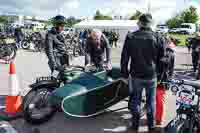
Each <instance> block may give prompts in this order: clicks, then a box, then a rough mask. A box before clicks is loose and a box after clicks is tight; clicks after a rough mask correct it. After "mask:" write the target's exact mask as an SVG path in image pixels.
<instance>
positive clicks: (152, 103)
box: [129, 78, 157, 128]
mask: <svg viewBox="0 0 200 133" xmlns="http://www.w3.org/2000/svg"><path fill="white" fill-rule="evenodd" d="M129 87H130V90H131V91H130V101H129V108H130V110H131V113H132V115H133V117H135V116H136V117H135V118H133V119H132V120H133V124H134V123H135V124H136V125H133V126H135V127H136V128H139V119H140V117H139V115H140V112H141V101H142V92H143V89H145V93H146V107H147V120H148V127H149V128H154V127H155V111H156V87H157V79H156V78H155V79H152V80H143V79H137V78H135V79H132V80H130V82H129Z"/></svg>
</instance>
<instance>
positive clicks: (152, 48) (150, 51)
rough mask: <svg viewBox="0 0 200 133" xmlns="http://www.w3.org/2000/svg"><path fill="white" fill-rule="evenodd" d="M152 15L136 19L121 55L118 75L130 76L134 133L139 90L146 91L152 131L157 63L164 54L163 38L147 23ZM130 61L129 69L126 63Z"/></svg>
mask: <svg viewBox="0 0 200 133" xmlns="http://www.w3.org/2000/svg"><path fill="white" fill-rule="evenodd" d="M151 22H152V16H151V15H150V14H143V15H141V16H140V18H139V22H138V26H139V30H138V31H136V32H133V33H129V34H128V35H127V37H126V40H125V44H124V47H123V51H122V55H121V74H122V76H123V77H124V78H126V79H127V78H128V77H129V75H130V77H131V80H129V81H130V83H129V86H130V101H129V105H130V107H129V108H130V110H131V113H132V129H133V130H134V132H135V133H137V132H138V129H139V120H140V112H141V107H140V106H141V101H142V91H143V89H145V91H146V104H147V120H148V128H149V132H150V133H153V132H154V131H155V104H156V97H155V96H156V87H157V73H158V72H159V68H158V64H159V62H160V60H161V58H162V57H163V56H164V53H165V48H164V41H163V39H162V38H161V37H160V36H159V35H158V34H156V33H154V32H153V31H152V30H151V28H150V26H151ZM130 60H131V63H130V71H129V70H128V64H129V61H130Z"/></svg>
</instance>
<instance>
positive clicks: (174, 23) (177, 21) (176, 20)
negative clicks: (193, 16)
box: [166, 16, 183, 28]
mask: <svg viewBox="0 0 200 133" xmlns="http://www.w3.org/2000/svg"><path fill="white" fill-rule="evenodd" d="M181 23H183V20H182V19H181V18H180V17H179V16H175V17H173V18H171V19H169V20H168V21H167V23H166V24H167V26H168V27H169V28H177V27H179V26H180V25H181Z"/></svg>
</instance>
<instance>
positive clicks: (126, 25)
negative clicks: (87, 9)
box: [74, 20, 138, 43]
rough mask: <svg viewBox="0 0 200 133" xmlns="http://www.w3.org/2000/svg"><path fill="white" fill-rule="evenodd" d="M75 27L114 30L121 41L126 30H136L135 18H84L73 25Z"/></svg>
mask: <svg viewBox="0 0 200 133" xmlns="http://www.w3.org/2000/svg"><path fill="white" fill-rule="evenodd" d="M74 28H76V29H80V30H83V29H100V30H106V31H116V32H118V33H119V34H120V42H122V43H123V41H124V39H125V36H126V34H127V32H128V31H136V30H138V26H137V20H84V21H81V22H80V23H78V24H76V25H75V26H74Z"/></svg>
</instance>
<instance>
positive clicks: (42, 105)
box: [23, 88, 56, 125]
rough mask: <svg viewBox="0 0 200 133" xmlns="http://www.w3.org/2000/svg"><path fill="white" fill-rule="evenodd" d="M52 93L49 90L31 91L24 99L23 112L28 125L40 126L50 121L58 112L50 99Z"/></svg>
mask: <svg viewBox="0 0 200 133" xmlns="http://www.w3.org/2000/svg"><path fill="white" fill-rule="evenodd" d="M50 94H51V91H50V90H48V89H47V88H41V89H39V90H37V91H36V90H32V91H30V92H29V93H28V94H27V95H26V96H25V98H24V103H23V112H24V118H25V120H26V121H27V122H28V123H31V124H34V125H38V124H42V123H44V122H46V121H48V120H50V119H51V118H52V117H53V115H54V114H55V112H56V108H55V107H53V106H52V105H51V104H50V103H49V102H48V99H49V97H50Z"/></svg>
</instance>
